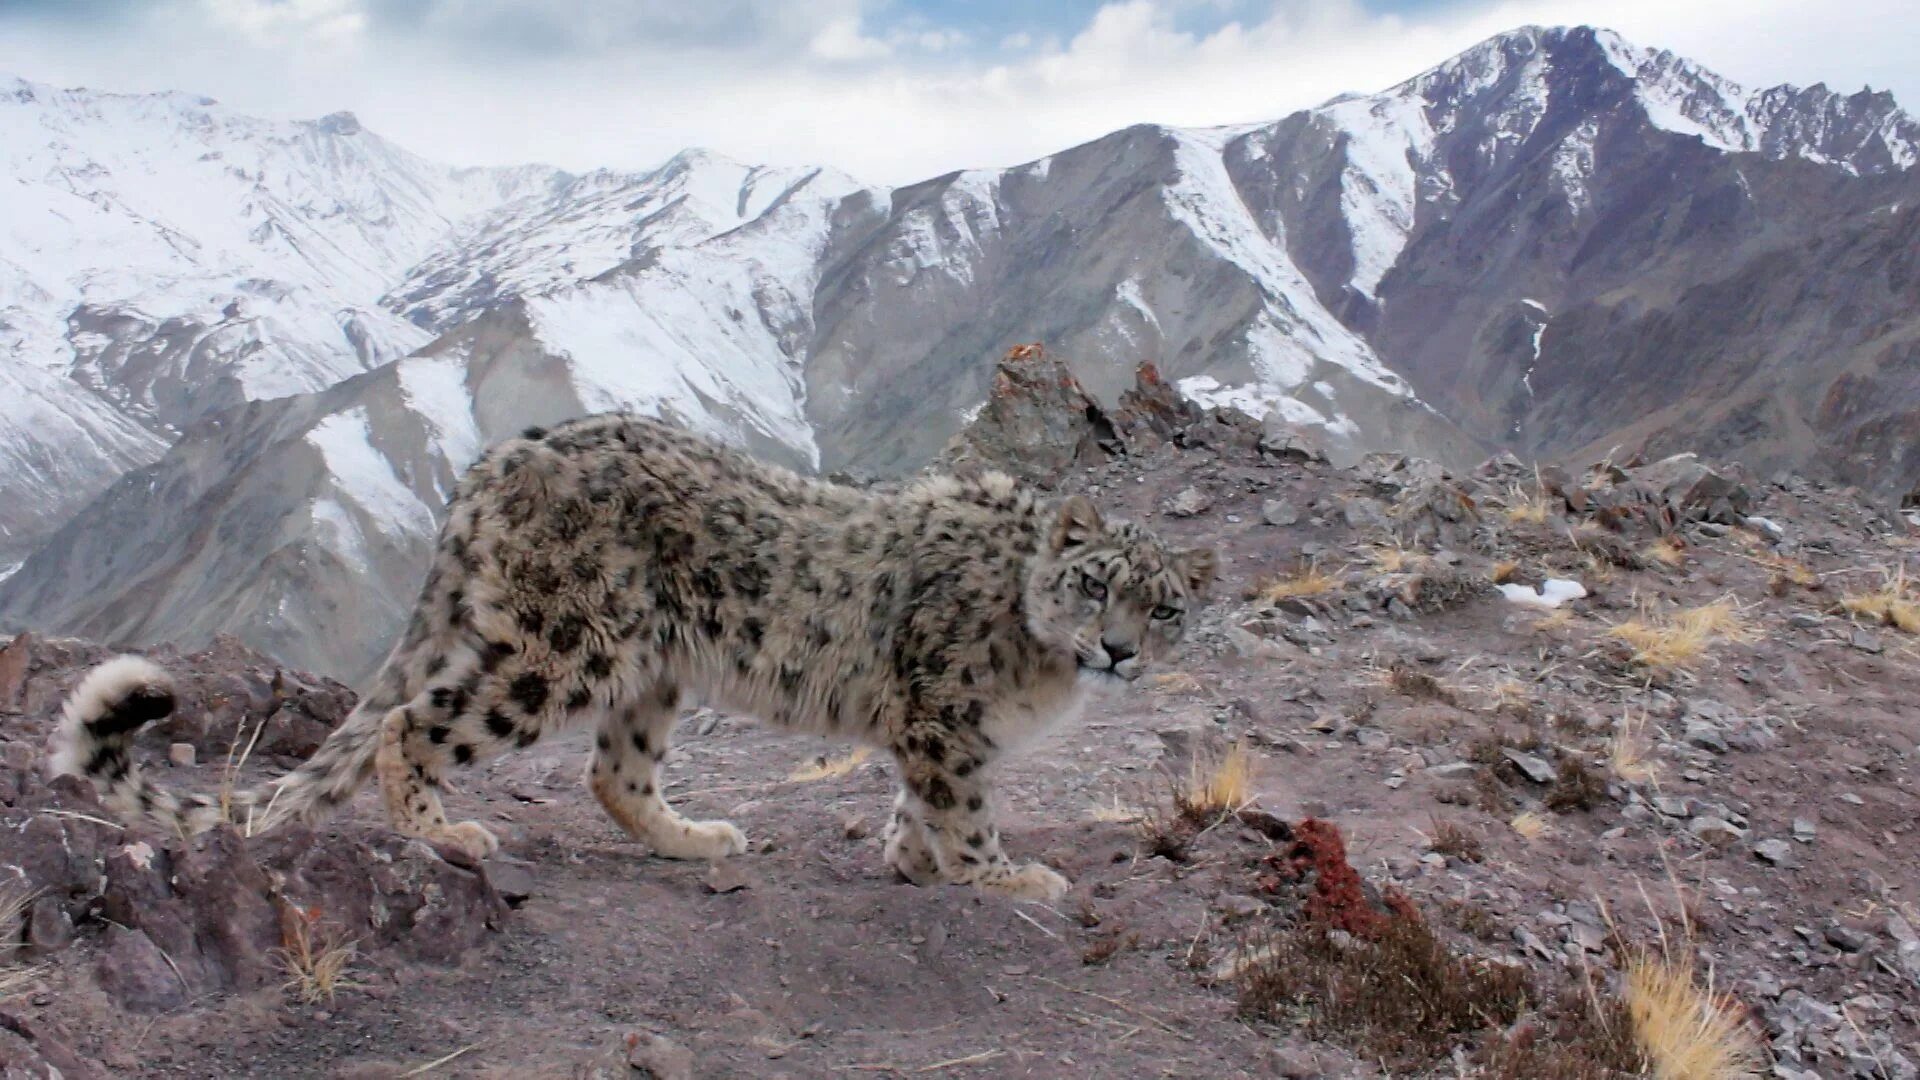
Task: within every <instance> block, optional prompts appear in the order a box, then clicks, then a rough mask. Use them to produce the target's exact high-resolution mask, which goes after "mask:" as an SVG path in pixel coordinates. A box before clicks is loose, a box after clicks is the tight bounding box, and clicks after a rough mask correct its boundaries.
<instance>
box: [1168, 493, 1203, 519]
mask: <svg viewBox="0 0 1920 1080" xmlns="http://www.w3.org/2000/svg"><path fill="white" fill-rule="evenodd" d="M1212 507H1213V499H1212V497H1211V496H1209V495H1208V494H1207V493H1206V492H1204V491H1201V490H1200V489H1199V488H1197V487H1189V488H1183V489H1182V490H1181V491H1180V493H1179V494H1177V495H1175V496H1174V497H1173V498H1171V499H1168V500H1167V504H1166V511H1167V513H1168V514H1169V515H1170V516H1172V517H1182V518H1184V517H1195V516H1198V515H1200V514H1204V513H1206V512H1207V511H1208V510H1209V509H1211V508H1212Z"/></svg>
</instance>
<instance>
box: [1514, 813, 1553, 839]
mask: <svg viewBox="0 0 1920 1080" xmlns="http://www.w3.org/2000/svg"><path fill="white" fill-rule="evenodd" d="M1507 825H1508V827H1509V828H1511V829H1512V830H1513V831H1514V832H1516V833H1519V834H1520V837H1521V839H1523V840H1538V839H1540V838H1541V837H1543V836H1545V835H1547V834H1548V833H1550V832H1552V831H1553V824H1552V823H1551V822H1549V821H1548V820H1547V817H1546V815H1545V814H1542V813H1540V812H1539V811H1537V810H1522V811H1521V812H1519V813H1518V814H1515V815H1513V820H1512V821H1509V822H1507Z"/></svg>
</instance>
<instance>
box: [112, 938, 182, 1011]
mask: <svg viewBox="0 0 1920 1080" xmlns="http://www.w3.org/2000/svg"><path fill="white" fill-rule="evenodd" d="M94 975H95V977H96V978H97V979H98V980H99V982H100V987H101V989H103V990H105V991H106V992H107V994H108V995H109V996H111V997H112V998H113V999H114V1000H115V1001H117V1002H119V1003H120V1004H121V1005H122V1006H124V1007H126V1008H129V1009H132V1010H134V1011H136V1012H160V1011H163V1010H166V1009H172V1008H175V1007H177V1006H180V1005H184V1004H186V1001H187V998H188V992H187V984H186V982H185V980H184V979H183V977H182V976H181V975H180V974H179V973H178V972H176V971H175V970H174V966H173V965H172V964H170V963H168V962H167V955H166V954H165V953H164V952H162V951H161V950H160V947H159V946H158V945H155V944H154V943H153V939H152V938H150V937H148V936H147V935H146V934H145V933H144V932H142V931H139V930H130V929H128V928H126V927H124V926H118V925H111V926H109V927H108V928H107V937H106V944H105V947H103V948H102V949H101V950H100V953H99V959H98V961H97V962H96V963H95V966H94Z"/></svg>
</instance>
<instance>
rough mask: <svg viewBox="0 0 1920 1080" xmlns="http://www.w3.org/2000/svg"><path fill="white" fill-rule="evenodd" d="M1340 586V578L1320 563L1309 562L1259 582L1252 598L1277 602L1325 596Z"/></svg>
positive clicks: (1265, 601) (1264, 601) (1266, 601)
mask: <svg viewBox="0 0 1920 1080" xmlns="http://www.w3.org/2000/svg"><path fill="white" fill-rule="evenodd" d="M1339 587H1340V578H1339V577H1338V576H1336V575H1334V574H1329V573H1327V572H1326V571H1325V570H1322V569H1320V564H1319V563H1307V564H1306V565H1304V566H1302V567H1300V568H1299V569H1297V570H1295V571H1294V572H1293V573H1291V574H1283V575H1281V576H1279V577H1273V578H1267V579H1265V580H1263V581H1261V582H1259V583H1257V584H1256V585H1255V586H1254V588H1253V595H1252V597H1250V599H1253V600H1259V601H1261V602H1263V603H1268V604H1277V603H1279V602H1280V601H1282V600H1288V599H1293V598H1296V597H1308V596H1325V595H1326V594H1328V593H1330V592H1333V591H1334V590H1335V589H1338V588H1339Z"/></svg>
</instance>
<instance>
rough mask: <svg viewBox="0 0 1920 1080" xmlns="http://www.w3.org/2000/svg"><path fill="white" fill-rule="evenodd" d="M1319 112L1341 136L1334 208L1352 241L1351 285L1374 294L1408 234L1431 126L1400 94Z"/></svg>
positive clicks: (1430, 142) (1423, 111)
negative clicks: (1337, 205)
mask: <svg viewBox="0 0 1920 1080" xmlns="http://www.w3.org/2000/svg"><path fill="white" fill-rule="evenodd" d="M1319 114H1320V115H1321V116H1322V117H1324V118H1325V119H1326V120H1327V121H1328V122H1330V123H1332V124H1333V125H1334V126H1335V127H1336V128H1337V129H1338V130H1339V131H1341V132H1342V133H1343V134H1344V135H1345V136H1346V143H1345V152H1346V162H1345V165H1344V167H1343V168H1342V169H1341V172H1340V209H1341V214H1342V216H1343V217H1344V218H1345V219H1346V222H1347V229H1348V232H1349V233H1350V234H1351V235H1352V238H1353V262H1354V270H1353V277H1352V279H1351V284H1352V285H1353V287H1354V288H1355V289H1357V290H1359V291H1360V292H1362V293H1364V294H1366V295H1368V296H1372V295H1374V293H1375V292H1376V291H1377V290H1378V289H1379V288H1380V279H1381V278H1383V277H1385V276H1386V273H1387V271H1388V270H1391V269H1392V268H1393V264H1394V263H1395V262H1397V261H1399V258H1400V252H1401V251H1403V250H1404V249H1405V248H1406V246H1407V237H1408V235H1409V234H1410V233H1412V231H1413V223H1414V213H1415V211H1416V209H1417V207H1418V198H1417V188H1418V186H1419V174H1420V165H1421V163H1422V162H1424V161H1426V160H1427V159H1428V158H1431V157H1432V156H1433V129H1432V128H1431V127H1430V126H1429V125H1428V123H1427V112H1426V109H1425V108H1424V106H1423V103H1422V102H1419V101H1416V100H1413V99H1410V98H1404V97H1374V98H1357V99H1353V100H1349V101H1342V102H1339V103H1336V104H1333V105H1328V106H1325V107H1323V108H1321V109H1320V110H1319Z"/></svg>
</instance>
